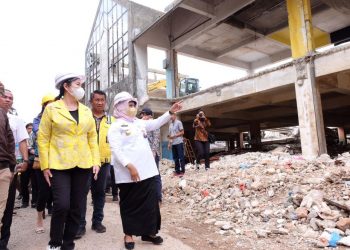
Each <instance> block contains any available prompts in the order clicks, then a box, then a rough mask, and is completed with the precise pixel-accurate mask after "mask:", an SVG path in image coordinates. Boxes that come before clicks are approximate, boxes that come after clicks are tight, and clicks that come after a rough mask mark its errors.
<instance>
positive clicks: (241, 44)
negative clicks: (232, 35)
mask: <svg viewBox="0 0 350 250" xmlns="http://www.w3.org/2000/svg"><path fill="white" fill-rule="evenodd" d="M256 39H257V38H256V37H254V36H252V37H249V38H247V39H245V40H243V41H242V42H240V43H237V44H234V45H232V46H230V47H228V48H226V49H223V50H221V51H220V52H219V53H217V58H221V57H224V56H226V55H227V54H229V53H230V52H232V51H234V50H236V49H239V48H240V47H243V46H245V45H247V44H248V43H251V42H254V41H255V40H256Z"/></svg>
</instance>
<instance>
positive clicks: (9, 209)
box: [0, 174, 18, 250]
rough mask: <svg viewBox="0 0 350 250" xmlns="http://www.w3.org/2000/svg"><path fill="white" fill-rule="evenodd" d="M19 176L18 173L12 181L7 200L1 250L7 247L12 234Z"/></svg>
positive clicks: (0, 242)
mask: <svg viewBox="0 0 350 250" xmlns="http://www.w3.org/2000/svg"><path fill="white" fill-rule="evenodd" d="M17 176H18V175H17V174H15V175H14V177H13V179H12V181H11V183H10V187H9V193H8V197H7V202H6V208H5V211H4V215H3V217H2V220H1V221H2V227H1V239H0V250H5V249H7V244H8V242H9V240H10V236H11V230H10V229H11V225H12V216H13V209H14V207H15V200H16V185H17Z"/></svg>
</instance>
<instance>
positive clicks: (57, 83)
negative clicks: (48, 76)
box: [55, 73, 85, 89]
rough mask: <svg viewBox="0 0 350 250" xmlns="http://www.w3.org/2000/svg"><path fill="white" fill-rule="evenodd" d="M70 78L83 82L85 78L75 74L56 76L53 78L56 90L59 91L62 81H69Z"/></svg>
mask: <svg viewBox="0 0 350 250" xmlns="http://www.w3.org/2000/svg"><path fill="white" fill-rule="evenodd" d="M70 78H79V79H80V80H82V81H85V76H83V75H80V74H75V73H64V74H58V75H56V77H55V87H56V89H60V87H61V83H63V81H65V80H67V79H70Z"/></svg>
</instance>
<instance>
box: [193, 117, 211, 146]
mask: <svg viewBox="0 0 350 250" xmlns="http://www.w3.org/2000/svg"><path fill="white" fill-rule="evenodd" d="M210 126H211V123H210V121H209V119H208V118H205V121H201V120H199V119H198V118H196V119H194V121H193V127H194V128H195V135H194V140H195V141H208V131H207V130H206V128H207V127H210Z"/></svg>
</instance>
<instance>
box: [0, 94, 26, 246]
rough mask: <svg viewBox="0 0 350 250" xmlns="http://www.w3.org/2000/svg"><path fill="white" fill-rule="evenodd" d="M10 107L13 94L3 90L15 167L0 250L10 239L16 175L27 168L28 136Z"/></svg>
mask: <svg viewBox="0 0 350 250" xmlns="http://www.w3.org/2000/svg"><path fill="white" fill-rule="evenodd" d="M12 105H13V94H12V92H11V91H10V90H6V89H5V91H4V94H3V95H0V108H2V109H3V110H4V111H5V112H6V113H7V116H8V119H9V123H10V127H11V130H12V133H13V137H14V140H15V148H16V149H15V155H16V161H17V165H16V167H15V175H14V177H13V179H12V181H11V183H10V187H9V189H8V198H7V203H6V208H5V212H4V215H3V217H2V227H1V239H0V249H6V248H7V244H8V241H9V239H10V234H11V232H10V228H11V224H12V215H13V209H14V205H15V199H16V183H17V176H18V173H21V172H24V171H25V170H26V169H27V168H28V146H27V139H28V137H29V136H28V133H27V130H26V128H25V123H24V121H23V120H22V119H20V118H19V117H18V116H15V115H12V114H10V113H9V111H10V110H11V109H12Z"/></svg>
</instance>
